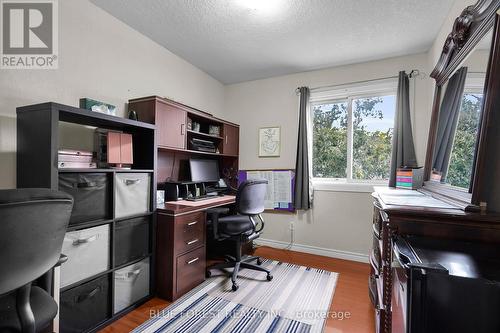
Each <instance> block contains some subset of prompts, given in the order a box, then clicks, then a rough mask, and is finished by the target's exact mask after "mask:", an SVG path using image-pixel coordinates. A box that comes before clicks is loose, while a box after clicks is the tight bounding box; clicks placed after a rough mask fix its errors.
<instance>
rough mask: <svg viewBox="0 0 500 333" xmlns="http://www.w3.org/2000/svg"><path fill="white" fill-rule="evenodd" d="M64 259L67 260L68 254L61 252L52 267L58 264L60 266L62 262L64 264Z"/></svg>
mask: <svg viewBox="0 0 500 333" xmlns="http://www.w3.org/2000/svg"><path fill="white" fill-rule="evenodd" d="M66 261H68V256H67V255H65V254H62V253H61V256H60V257H59V260H58V261H57V263H56V264H55V266H54V267H58V266H61V265H62V264H64V263H65V262H66Z"/></svg>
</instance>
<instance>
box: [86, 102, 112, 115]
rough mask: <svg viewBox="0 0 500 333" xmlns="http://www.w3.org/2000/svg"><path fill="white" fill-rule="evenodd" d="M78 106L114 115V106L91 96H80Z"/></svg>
mask: <svg viewBox="0 0 500 333" xmlns="http://www.w3.org/2000/svg"><path fill="white" fill-rule="evenodd" d="M80 108H81V109H87V110H90V111H94V112H100V113H104V114H109V115H112V116H116V106H114V105H112V104H107V103H104V102H101V101H96V100H95V99H91V98H80Z"/></svg>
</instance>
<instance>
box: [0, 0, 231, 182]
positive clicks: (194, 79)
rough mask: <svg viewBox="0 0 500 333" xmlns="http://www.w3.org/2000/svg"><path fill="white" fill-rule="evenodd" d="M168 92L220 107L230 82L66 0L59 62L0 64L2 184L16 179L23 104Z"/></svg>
mask: <svg viewBox="0 0 500 333" xmlns="http://www.w3.org/2000/svg"><path fill="white" fill-rule="evenodd" d="M153 94H156V95H160V96H167V97H170V98H172V99H175V100H178V101H180V102H183V103H186V104H189V105H192V106H195V107H197V108H200V109H203V110H206V111H208V112H212V113H215V114H220V113H221V111H222V108H223V96H224V86H223V85H222V84H221V83H220V82H218V81H217V80H215V79H213V78H212V77H210V76H209V75H208V74H206V73H204V72H202V71H201V70H199V69H198V68H196V67H194V66H193V65H191V64H189V63H188V62H186V61H185V60H183V59H181V58H179V57H177V56H176V55H174V54H172V53H171V52H169V51H167V50H166V49H165V48H163V47H161V46H160V45H158V44H156V43H155V42H153V41H151V40H150V39H148V38H147V37H145V36H143V35H141V34H140V33H138V32H137V31H135V30H133V29H132V28H130V27H128V26H127V25H125V24H123V23H122V22H120V21H118V20H117V19H115V18H114V17H112V16H111V15H109V14H107V13H106V12H105V11H103V10H101V9H100V8H98V7H96V6H95V5H93V4H91V3H90V2H88V1H87V0H71V1H66V0H65V1H59V69H57V70H0V174H1V175H2V176H1V177H0V188H12V187H15V150H16V142H15V136H16V134H15V119H14V117H15V112H16V107H17V106H22V105H29V104H34V103H41V102H47V101H56V102H59V103H63V104H69V105H74V106H77V105H78V100H79V99H80V98H81V97H91V98H95V99H98V100H102V101H106V102H109V103H111V104H115V105H117V106H118V107H119V109H120V112H119V114H120V115H121V116H123V115H125V114H126V113H125V103H126V102H127V100H128V99H130V98H134V97H141V96H146V95H153Z"/></svg>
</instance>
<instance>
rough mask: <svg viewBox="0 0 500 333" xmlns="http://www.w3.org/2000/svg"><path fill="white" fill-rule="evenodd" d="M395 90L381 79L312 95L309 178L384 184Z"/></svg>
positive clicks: (391, 84)
mask: <svg viewBox="0 0 500 333" xmlns="http://www.w3.org/2000/svg"><path fill="white" fill-rule="evenodd" d="M396 86H397V82H395V81H394V80H390V81H388V80H380V82H375V83H372V84H370V85H364V86H350V87H347V88H346V87H342V88H337V89H334V90H330V91H322V92H319V93H316V92H313V93H312V95H311V112H312V139H313V140H312V141H313V142H312V144H313V147H312V148H313V149H312V152H313V153H312V169H313V170H312V172H313V177H314V178H316V179H318V178H319V179H345V180H346V181H348V182H363V181H386V180H388V179H389V171H390V161H391V149H392V145H391V140H392V131H393V127H394V114H395V108H396V106H395V105H396Z"/></svg>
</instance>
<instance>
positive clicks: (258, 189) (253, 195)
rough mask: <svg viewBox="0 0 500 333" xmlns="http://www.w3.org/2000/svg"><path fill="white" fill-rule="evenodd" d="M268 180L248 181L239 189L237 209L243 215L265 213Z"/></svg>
mask: <svg viewBox="0 0 500 333" xmlns="http://www.w3.org/2000/svg"><path fill="white" fill-rule="evenodd" d="M266 190H267V180H265V179H255V180H246V181H244V182H243V183H241V184H240V186H239V187H238V193H237V194H236V209H237V211H238V213H239V214H242V215H250V216H252V215H258V214H260V213H262V212H263V211H264V198H265V196H266Z"/></svg>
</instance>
